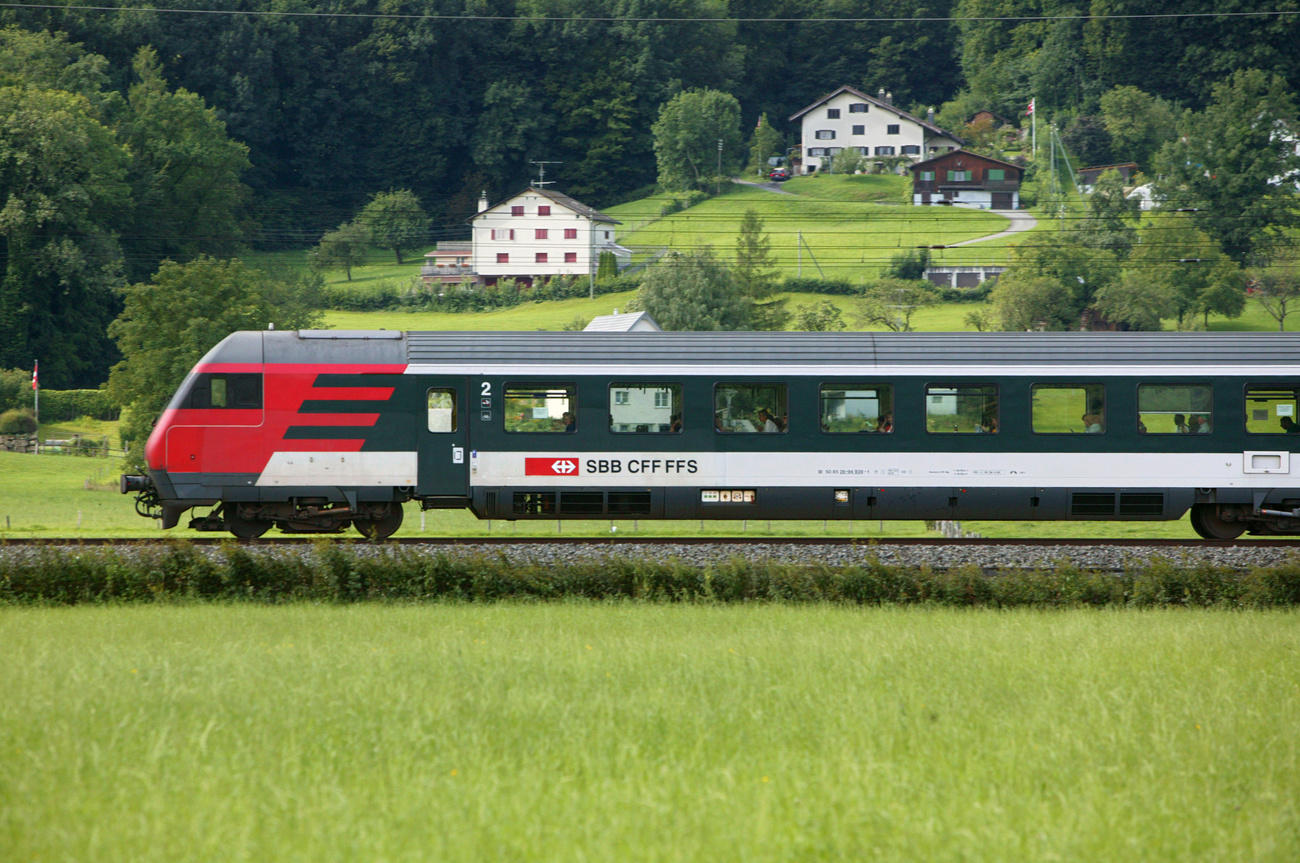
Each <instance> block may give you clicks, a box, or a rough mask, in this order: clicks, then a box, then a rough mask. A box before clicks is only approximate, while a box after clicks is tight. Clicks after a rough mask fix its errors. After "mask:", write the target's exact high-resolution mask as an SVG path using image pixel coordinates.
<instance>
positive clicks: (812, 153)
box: [808, 147, 826, 159]
mask: <svg viewBox="0 0 1300 863" xmlns="http://www.w3.org/2000/svg"><path fill="white" fill-rule="evenodd" d="M825 155H826V148H825V147H809V148H808V158H810V159H811V158H815V157H817V156H825Z"/></svg>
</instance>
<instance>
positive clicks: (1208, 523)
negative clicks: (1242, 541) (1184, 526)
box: [1192, 503, 1246, 540]
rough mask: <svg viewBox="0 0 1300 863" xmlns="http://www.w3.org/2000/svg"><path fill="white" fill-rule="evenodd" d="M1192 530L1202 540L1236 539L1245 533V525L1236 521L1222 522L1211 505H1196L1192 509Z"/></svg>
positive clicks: (1216, 509)
mask: <svg viewBox="0 0 1300 863" xmlns="http://www.w3.org/2000/svg"><path fill="white" fill-rule="evenodd" d="M1192 528H1193V529H1194V530H1195V531H1196V532H1197V534H1199V535H1200V537H1201V538H1202V539H1220V540H1223V539H1236V538H1237V537H1239V536H1241V535H1242V534H1243V533H1245V532H1246V525H1244V524H1242V523H1241V522H1237V521H1224V520H1223V518H1222V517H1221V516H1220V515H1219V510H1218V508H1217V507H1215V506H1213V505H1212V504H1207V503H1198V504H1196V505H1195V506H1193V507H1192Z"/></svg>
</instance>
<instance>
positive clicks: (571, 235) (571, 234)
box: [564, 228, 578, 240]
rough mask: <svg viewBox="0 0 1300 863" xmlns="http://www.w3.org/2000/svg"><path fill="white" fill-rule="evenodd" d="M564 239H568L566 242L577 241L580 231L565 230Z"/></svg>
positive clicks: (574, 229) (573, 229)
mask: <svg viewBox="0 0 1300 863" xmlns="http://www.w3.org/2000/svg"><path fill="white" fill-rule="evenodd" d="M564 239H566V240H576V239H578V229H577V228H565V229H564Z"/></svg>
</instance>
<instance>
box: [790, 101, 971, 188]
mask: <svg viewBox="0 0 1300 863" xmlns="http://www.w3.org/2000/svg"><path fill="white" fill-rule="evenodd" d="M795 120H799V121H800V123H801V130H802V145H801V150H802V159H803V168H802V170H803V172H804V173H805V174H811V173H813V172H815V171H819V170H826V165H827V162H828V161H832V162H833V160H834V159H835V157H836V156H838V155H840V154H841V153H843V152H844V151H846V150H848V149H850V148H852V149H854V150H856V151H857V152H858V153H860V154H862V155H863V156H866V157H869V158H872V157H881V158H890V157H896V156H906V157H908V158H910V159H911V160H912V161H920V160H921V159H928V158H930V157H931V156H936V155H939V154H940V153H947V152H948V151H950V150H955V149H957V148H958V147H960V146H961V145H962V140H961V139H960V138H958V137H957V136H956V135H953V134H951V133H950V132H945V131H944V130H943V129H940V128H939V127H938V126H936V125H934V121H933V118H930V119H926V120H922V119H920V118H919V117H914V116H912V115H911V114H909V113H907V112H906V111H903V110H900V109H899V108H895V107H894V105H893V102H892V97H891V96H890V95H889V94H888V93H885V92H884V91H881V93H880V95H879V96H868V95H867V94H866V93H863V92H862V91H861V90H857V89H854V88H853V87H849V86H844V87H841V88H839V89H838V90H836V91H834V92H833V93H828V94H826V95H825V96H823V97H821V98H820V99H818V100H817V101H816V102H813V103H812V104H811V105H809V106H808V107H807V108H804V109H803V110H802V111H799V112H797V113H795V114H791V115H790V121H791V122H794V121H795Z"/></svg>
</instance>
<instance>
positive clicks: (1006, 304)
mask: <svg viewBox="0 0 1300 863" xmlns="http://www.w3.org/2000/svg"><path fill="white" fill-rule="evenodd" d="M989 302H990V303H992V304H993V308H994V310H995V311H996V313H997V317H998V320H999V321H1000V322H1001V325H1002V329H1004V330H1011V331H1021V332H1023V331H1027V330H1071V329H1075V328H1077V327H1078V325H1079V308H1078V304H1077V302H1076V301H1075V298H1074V295H1073V292H1072V291H1071V290H1070V289H1069V288H1068V287H1066V286H1065V285H1063V284H1061V282H1060V281H1058V280H1056V279H1053V278H1051V277H1049V276H1044V275H1036V274H1033V273H1029V272H1024V271H1014V270H1008V271H1007V272H1005V273H1003V274H1002V275H1001V276H999V277H998V281H997V284H995V285H994V286H993V290H992V291H991V292H990V293H989Z"/></svg>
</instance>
